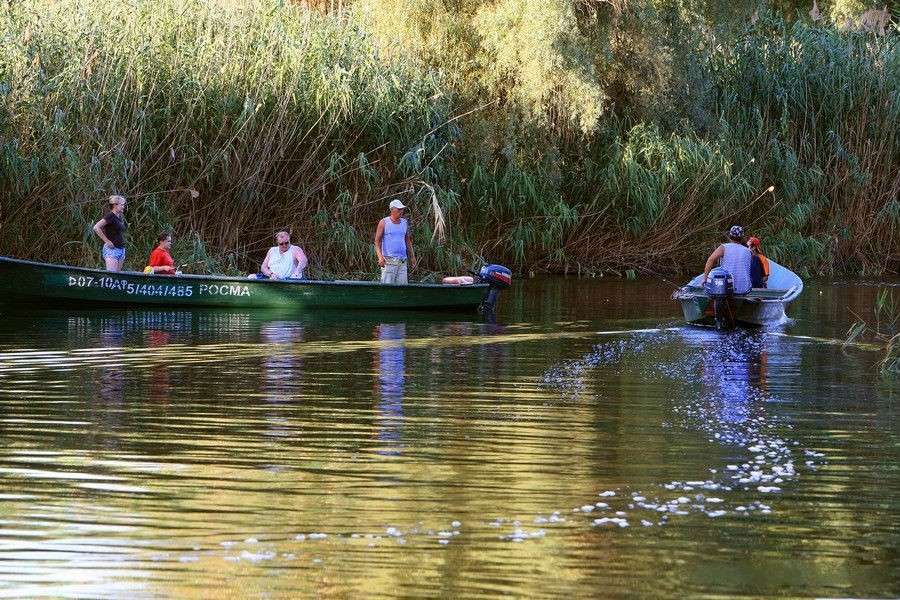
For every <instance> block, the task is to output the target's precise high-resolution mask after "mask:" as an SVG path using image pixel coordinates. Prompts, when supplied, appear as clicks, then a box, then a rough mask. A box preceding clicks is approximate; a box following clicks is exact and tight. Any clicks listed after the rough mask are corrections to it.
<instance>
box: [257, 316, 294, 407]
mask: <svg viewBox="0 0 900 600" xmlns="http://www.w3.org/2000/svg"><path fill="white" fill-rule="evenodd" d="M259 336H260V339H261V340H262V341H263V342H265V343H266V344H269V345H270V347H271V349H270V350H269V352H268V353H267V354H266V356H265V357H264V358H263V360H262V372H263V377H264V380H265V384H264V389H265V391H266V399H267V400H268V401H269V402H288V401H290V400H291V399H292V398H293V396H294V394H296V391H297V389H298V388H299V387H300V386H301V385H302V383H303V381H302V376H303V358H302V355H301V354H299V353H295V352H294V348H293V346H294V344H298V343H300V342H302V341H303V337H304V327H303V325H302V324H300V323H298V322H296V321H272V322H270V323H265V324H264V325H262V327H260V330H259Z"/></svg>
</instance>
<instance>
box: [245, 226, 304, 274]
mask: <svg viewBox="0 0 900 600" xmlns="http://www.w3.org/2000/svg"><path fill="white" fill-rule="evenodd" d="M275 244H276V245H275V246H272V247H271V248H269V251H268V252H267V253H266V258H265V260H263V264H262V266H261V267H260V269H259V273H257V274H255V275H250V279H303V270H304V269H306V264H307V262H308V261H307V259H306V254H304V253H303V248H301V247H300V246H294V245H293V244H291V234H289V233H288V232H287V231H279V232H278V233H276V234H275Z"/></svg>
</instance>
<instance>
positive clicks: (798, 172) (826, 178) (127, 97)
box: [0, 0, 900, 275]
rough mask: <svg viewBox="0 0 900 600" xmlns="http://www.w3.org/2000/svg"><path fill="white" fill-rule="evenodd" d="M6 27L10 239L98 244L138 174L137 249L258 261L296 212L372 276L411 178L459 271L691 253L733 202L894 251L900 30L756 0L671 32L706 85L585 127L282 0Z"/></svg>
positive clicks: (426, 251)
mask: <svg viewBox="0 0 900 600" xmlns="http://www.w3.org/2000/svg"><path fill="white" fill-rule="evenodd" d="M623 10H624V9H623ZM677 25H678V23H674V24H668V25H666V26H668V27H670V28H672V27H676V26H677ZM662 27H663V26H662V25H659V24H657V26H655V28H654V29H652V31H654V32H658V31H665V29H664V28H662ZM0 35H2V37H3V44H2V45H0V200H2V207H0V209H2V214H0V253H2V254H14V255H20V256H27V257H31V258H35V259H41V260H52V261H66V262H75V263H78V264H89V265H96V264H99V247H98V244H97V242H96V240H95V239H93V234H92V233H91V229H90V227H91V224H92V223H93V222H94V221H95V220H96V219H98V218H99V217H100V216H101V214H102V213H101V210H102V207H103V198H104V197H106V196H108V195H109V194H111V193H122V194H125V195H127V196H129V198H130V199H131V203H130V207H129V211H128V215H127V217H128V219H129V221H130V229H129V258H128V260H127V264H128V266H129V267H131V268H139V267H140V266H142V264H141V263H142V261H143V260H144V257H145V253H146V252H149V250H150V247H151V246H152V240H153V239H154V237H155V234H156V233H157V232H158V230H160V229H162V228H166V229H169V228H171V229H173V230H174V231H175V234H176V240H177V241H176V246H175V254H176V258H177V259H178V260H179V262H182V261H183V262H189V261H195V260H196V261H202V264H203V268H206V269H208V270H218V271H222V270H226V271H235V270H250V269H254V268H255V267H256V266H257V265H256V264H255V263H257V262H258V261H259V260H260V259H261V257H262V255H263V254H264V251H265V248H266V247H267V246H269V245H270V243H271V238H272V234H273V233H274V232H275V231H277V230H279V229H282V228H288V229H290V230H292V231H293V232H294V235H295V239H296V240H298V241H299V242H301V243H302V244H303V245H304V246H305V247H306V250H307V253H308V254H309V255H310V257H311V259H312V263H313V266H314V270H317V271H318V272H319V273H320V274H324V275H328V274H347V273H357V274H359V273H364V272H370V273H371V272H373V271H374V267H375V264H374V253H373V252H372V249H371V237H372V232H373V230H374V224H375V222H376V220H377V219H378V218H379V217H380V216H382V215H383V214H384V207H385V206H386V204H387V201H388V200H389V199H390V198H391V197H394V196H401V197H403V199H404V201H405V202H407V203H409V204H411V205H412V206H413V213H412V217H413V220H414V223H415V232H416V233H415V243H416V245H417V246H418V248H419V254H420V256H421V257H422V258H423V262H424V264H425V265H426V267H428V268H431V269H435V270H441V271H459V270H461V269H463V268H465V267H467V266H469V265H471V264H473V263H475V262H477V261H479V260H493V261H499V262H505V263H508V264H510V266H513V267H515V268H517V269H528V270H548V271H569V272H571V271H580V272H585V271H588V272H594V271H603V270H615V271H617V272H622V271H626V270H629V269H638V270H645V271H661V270H662V271H670V272H671V271H680V270H687V271H692V270H696V269H697V268H698V267H699V265H700V264H702V260H703V259H704V258H705V255H706V254H707V253H708V252H709V251H710V250H711V249H712V247H713V245H714V244H715V243H717V241H718V240H719V239H720V238H721V233H722V231H724V230H725V229H726V228H727V226H728V225H730V224H731V223H733V222H741V223H743V224H744V225H745V226H746V227H747V228H749V229H750V230H751V231H752V232H753V233H754V234H757V235H759V236H760V237H762V238H763V243H764V250H765V251H766V252H767V253H768V254H769V255H770V256H771V257H772V258H774V259H776V260H778V261H780V262H783V263H785V264H787V265H790V266H793V267H795V268H797V269H799V270H801V271H806V272H825V273H833V272H846V273H866V274H873V275H875V274H880V273H884V272H891V271H893V272H896V270H897V268H898V265H900V233H898V231H900V200H898V195H900V194H898V192H900V125H898V124H900V94H898V92H897V90H898V89H900V45H898V36H897V34H896V32H893V31H892V32H888V33H887V34H885V35H880V34H873V33H866V32H861V31H852V30H848V31H840V30H837V29H835V28H833V27H830V26H822V25H817V24H805V23H803V22H796V23H794V24H792V25H790V26H789V25H787V24H785V23H784V22H783V21H781V20H780V19H779V18H776V17H773V16H766V15H762V17H760V18H759V19H758V20H756V21H755V22H753V23H748V24H747V25H746V27H744V29H743V30H742V31H740V32H739V33H738V34H736V35H735V37H728V38H721V39H719V38H710V40H711V41H710V40H706V39H705V38H704V40H705V41H704V44H703V47H702V48H700V47H697V48H693V49H691V48H689V47H688V46H687V45H686V43H687V42H685V41H684V40H686V39H689V38H690V36H686V35H684V34H679V36H678V39H679V40H680V41H679V43H678V44H677V45H672V48H675V50H672V52H676V53H682V54H685V56H680V57H679V58H678V59H677V60H675V61H674V62H673V63H672V64H674V65H681V64H690V65H691V68H690V73H689V75H690V80H687V79H685V80H684V81H681V82H680V83H678V86H681V87H686V88H690V89H688V91H687V92H685V93H678V94H674V93H662V92H660V93H659V94H658V95H654V96H653V97H654V98H656V99H658V101H659V102H661V103H663V104H662V105H660V106H659V107H658V110H657V111H656V112H655V113H653V112H648V111H647V110H645V109H643V108H642V109H641V111H629V110H627V109H628V107H627V106H626V107H621V106H618V107H613V108H614V110H610V111H609V112H608V113H606V114H605V115H604V116H603V117H601V118H600V120H599V121H598V124H597V126H596V127H595V128H594V129H593V130H591V131H589V132H587V133H580V134H576V133H573V132H572V131H562V132H561V131H558V130H557V129H553V128H551V129H547V125H546V124H545V123H544V122H542V121H535V122H533V123H529V122H525V121H522V119H523V117H522V116H521V115H519V114H514V113H513V112H511V111H512V109H511V107H510V106H509V105H508V104H504V103H503V102H502V98H487V97H482V96H480V95H479V94H481V91H480V90H483V88H481V87H479V86H477V85H475V83H474V82H473V84H472V87H471V89H468V90H467V89H465V88H464V86H465V84H466V78H465V74H463V75H460V74H459V73H453V74H447V73H445V72H444V71H442V69H441V68H440V64H439V61H438V64H435V60H436V59H435V57H434V56H430V57H429V60H430V62H428V63H426V62H424V61H423V60H422V57H420V56H417V55H416V54H415V53H413V52H409V53H407V54H404V53H403V52H402V51H398V49H397V48H392V49H391V52H390V56H387V55H383V53H382V48H381V46H380V45H379V43H378V41H377V40H376V39H375V38H373V37H372V36H371V35H370V33H369V32H367V30H366V29H365V26H364V24H363V23H361V22H360V21H358V20H355V19H353V18H350V16H349V14H348V13H346V12H337V13H333V14H330V15H322V14H319V13H318V12H315V11H309V10H306V9H305V8H304V7H303V6H301V5H297V4H283V3H281V2H278V1H276V0H247V1H245V2H240V3H235V2H224V1H223V2H207V1H204V0H181V1H178V2H176V1H175V0H158V1H156V2H153V3H138V4H135V5H130V4H129V5H125V4H115V3H114V4H110V5H104V4H102V3H84V2H80V1H79V0H21V1H19V2H16V3H12V4H9V5H6V6H5V8H3V9H0ZM671 35H672V36H674V35H675V34H674V33H671ZM597 52H598V54H597V56H596V57H594V60H595V61H598V62H602V61H603V60H619V59H618V58H615V56H614V57H613V58H609V57H607V56H606V55H604V54H602V52H600V50H598V51H597ZM688 53H690V56H689V57H688V56H687V54H688ZM688 59H689V60H688ZM452 60H453V61H454V62H451V63H450V64H452V65H456V64H458V60H459V56H458V55H454V56H453V59H452ZM613 67H614V65H613ZM615 71H616V69H615V68H609V69H606V68H604V69H598V70H597V72H596V73H594V74H593V75H591V76H592V77H601V78H602V77H605V76H606V75H604V74H605V73H609V72H615ZM670 71H671V70H670ZM675 74H676V75H677V74H678V73H677V71H675ZM678 81H680V80H678ZM600 83H601V84H603V85H606V86H607V87H609V88H611V86H614V85H615V82H614V81H612V80H610V81H606V80H603V81H600ZM672 85H674V84H672ZM678 86H676V87H678ZM609 96H610V97H614V94H612V92H611V91H610V93H609ZM654 115H655V116H654ZM770 188H774V190H773V191H772V192H768V191H767V190H769V189H770Z"/></svg>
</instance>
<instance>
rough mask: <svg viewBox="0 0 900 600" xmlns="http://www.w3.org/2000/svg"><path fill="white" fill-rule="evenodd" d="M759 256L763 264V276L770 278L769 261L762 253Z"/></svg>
mask: <svg viewBox="0 0 900 600" xmlns="http://www.w3.org/2000/svg"><path fill="white" fill-rule="evenodd" d="M757 256H758V257H759V262H761V263H762V267H763V275H765V276H766V277H768V276H769V259H768V258H766V257H765V256H763V255H762V254H761V253H760V254H757Z"/></svg>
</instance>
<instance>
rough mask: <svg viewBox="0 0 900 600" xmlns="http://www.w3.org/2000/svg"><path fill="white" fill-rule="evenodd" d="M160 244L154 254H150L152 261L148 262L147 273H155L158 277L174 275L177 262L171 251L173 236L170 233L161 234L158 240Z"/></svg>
mask: <svg viewBox="0 0 900 600" xmlns="http://www.w3.org/2000/svg"><path fill="white" fill-rule="evenodd" d="M157 240H158V241H159V243H158V244H157V246H156V248H154V249H153V252H151V253H150V260H149V261H148V262H147V268H146V269H144V271H145V272H147V273H155V274H157V275H174V274H175V261H174V260H172V255H171V254H169V250H171V249H172V236H171V235H170V234H168V233H161V234H159V237H158V238H157Z"/></svg>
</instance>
